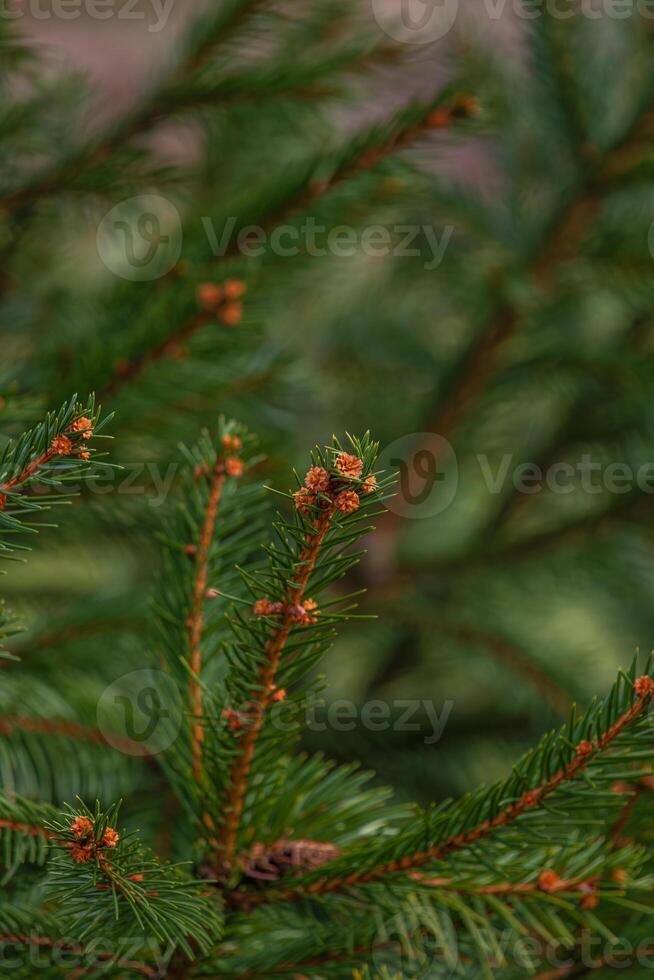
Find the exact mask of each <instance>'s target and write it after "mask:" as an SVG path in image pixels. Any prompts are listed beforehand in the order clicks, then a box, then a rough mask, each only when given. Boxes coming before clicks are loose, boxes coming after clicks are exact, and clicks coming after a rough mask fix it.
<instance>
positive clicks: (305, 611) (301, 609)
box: [290, 599, 320, 626]
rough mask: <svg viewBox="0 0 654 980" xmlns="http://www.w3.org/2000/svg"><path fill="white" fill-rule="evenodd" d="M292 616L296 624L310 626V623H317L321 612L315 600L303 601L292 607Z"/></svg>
mask: <svg viewBox="0 0 654 980" xmlns="http://www.w3.org/2000/svg"><path fill="white" fill-rule="evenodd" d="M290 612H291V616H292V618H293V620H294V621H295V622H296V623H299V624H300V625H301V626H308V625H309V624H310V623H317V622H318V616H319V615H320V610H319V609H318V603H317V602H316V600H315V599H303V600H302V602H298V603H296V604H295V605H293V606H291V610H290Z"/></svg>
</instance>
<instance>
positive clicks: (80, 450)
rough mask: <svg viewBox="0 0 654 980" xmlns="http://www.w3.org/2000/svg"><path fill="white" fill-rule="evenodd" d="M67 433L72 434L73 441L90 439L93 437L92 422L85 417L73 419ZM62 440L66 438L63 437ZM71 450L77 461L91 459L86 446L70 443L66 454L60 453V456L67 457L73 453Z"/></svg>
mask: <svg viewBox="0 0 654 980" xmlns="http://www.w3.org/2000/svg"><path fill="white" fill-rule="evenodd" d="M68 431H69V432H70V433H71V434H73V439H75V438H76V437H81V438H82V439H90V438H91V437H92V435H93V422H92V421H91V419H89V418H87V417H86V416H85V415H81V416H80V417H79V418H78V419H75V421H74V422H73V424H72V425H71V426H70V429H69V430H68ZM60 438H61V437H60ZM63 438H64V439H66V438H67V437H66V436H64V437H63ZM67 448H68V447H67ZM73 450H74V451H75V456H76V457H77V458H78V459H90V458H91V453H90V452H89V449H88V446H85V445H84V444H83V443H80V444H77V445H74V444H72V443H71V445H70V447H69V448H68V452H64V453H61V454H60V455H62V456H68V455H69V454H70V453H72V452H73Z"/></svg>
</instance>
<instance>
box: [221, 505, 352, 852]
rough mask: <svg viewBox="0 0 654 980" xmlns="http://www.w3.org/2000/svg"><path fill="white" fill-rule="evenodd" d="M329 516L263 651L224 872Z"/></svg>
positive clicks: (316, 528) (231, 805) (231, 803)
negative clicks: (276, 681) (268, 710)
mask: <svg viewBox="0 0 654 980" xmlns="http://www.w3.org/2000/svg"><path fill="white" fill-rule="evenodd" d="M332 515H333V507H332V506H331V505H329V506H328V507H327V508H326V509H325V510H324V511H323V512H322V513H321V514H319V516H318V517H317V518H316V519H315V520H314V521H313V523H312V526H311V531H310V532H309V533H308V535H307V539H306V543H305V545H304V547H303V549H302V551H301V552H300V554H299V556H298V559H297V562H296V565H297V568H298V571H297V572H296V573H295V574H294V575H293V576H292V578H291V579H290V581H289V583H288V588H287V593H286V601H285V604H284V612H283V614H282V618H281V622H280V624H279V626H278V627H277V628H276V629H275V631H274V633H273V634H272V635H271V636H270V638H269V639H268V641H267V642H266V644H265V647H264V658H263V662H262V664H261V667H260V668H259V676H258V680H257V687H258V691H257V694H256V698H255V700H254V702H253V703H252V705H251V708H250V711H251V720H250V722H249V724H248V727H247V729H246V731H245V733H244V734H243V736H242V741H241V744H240V746H239V750H238V754H237V756H236V760H235V762H234V764H233V766H232V770H231V773H230V777H229V784H228V785H229V789H228V795H227V800H226V803H225V815H224V818H223V823H222V828H221V833H220V840H219V843H218V849H219V851H220V854H221V860H222V864H223V866H224V867H225V868H226V869H229V867H230V866H231V863H232V861H233V859H234V853H235V850H236V843H237V835H238V828H239V825H240V819H241V814H242V811H243V803H244V799H245V792H246V789H247V780H248V776H249V773H250V769H251V767H252V762H253V760H254V753H255V750H256V747H257V741H258V738H259V733H260V731H261V727H262V725H263V721H264V717H265V713H266V708H267V707H268V705H269V701H270V690H271V687H272V685H273V682H274V679H275V675H276V673H277V670H278V668H279V664H280V662H281V658H282V654H283V652H284V648H285V646H286V641H287V640H288V637H289V635H290V633H291V630H292V628H293V626H294V624H295V622H296V620H295V619H294V616H293V608H294V607H295V606H297V605H298V604H299V603H301V602H302V599H303V597H304V593H305V590H306V588H307V585H308V582H309V579H310V577H311V574H312V572H313V569H314V567H315V564H316V561H317V558H318V555H319V553H320V549H321V547H322V543H323V541H324V539H325V535H326V534H327V531H328V530H329V526H330V523H331V518H332Z"/></svg>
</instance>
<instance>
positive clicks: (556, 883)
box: [538, 869, 561, 892]
mask: <svg viewBox="0 0 654 980" xmlns="http://www.w3.org/2000/svg"><path fill="white" fill-rule="evenodd" d="M560 885H561V878H560V876H559V875H558V874H557V873H556V871H551V870H549V869H547V870H545V871H541V873H540V874H539V876H538V887H539V888H540V890H541V891H543V892H554V891H556V890H557V888H559V887H560Z"/></svg>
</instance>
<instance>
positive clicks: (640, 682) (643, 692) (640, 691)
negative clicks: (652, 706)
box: [634, 674, 654, 698]
mask: <svg viewBox="0 0 654 980" xmlns="http://www.w3.org/2000/svg"><path fill="white" fill-rule="evenodd" d="M634 691H635V692H636V694H637V695H638V697H639V698H645V697H649V696H650V695H651V694H653V693H654V680H652V678H651V677H648V676H647V674H643V676H642V677H639V678H638V679H637V680H636V683H635V684H634Z"/></svg>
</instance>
